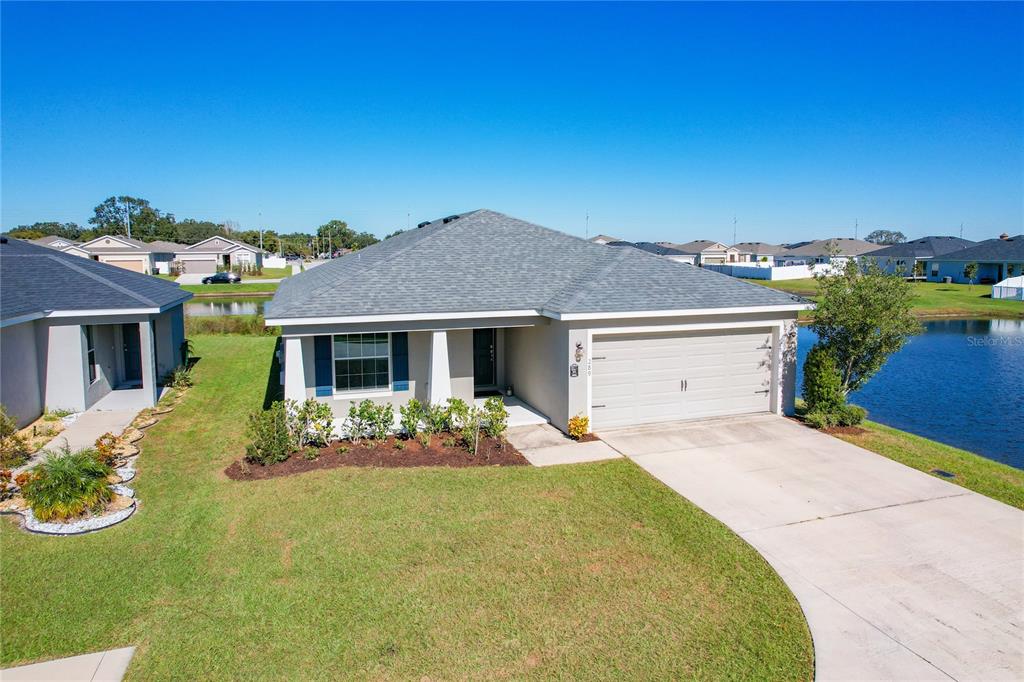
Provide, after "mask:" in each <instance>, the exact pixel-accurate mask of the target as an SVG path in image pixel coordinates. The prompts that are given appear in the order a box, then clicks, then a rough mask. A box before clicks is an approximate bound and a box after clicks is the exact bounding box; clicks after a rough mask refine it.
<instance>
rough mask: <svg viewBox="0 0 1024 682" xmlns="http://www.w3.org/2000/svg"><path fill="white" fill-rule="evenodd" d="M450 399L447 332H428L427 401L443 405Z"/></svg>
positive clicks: (450, 376)
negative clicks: (428, 367)
mask: <svg viewBox="0 0 1024 682" xmlns="http://www.w3.org/2000/svg"><path fill="white" fill-rule="evenodd" d="M451 397H452V373H451V370H450V369H449V366H448V332H446V331H445V330H443V329H442V330H441V331H434V332H430V373H429V375H428V379H427V400H429V401H430V402H431V403H443V402H445V401H447V400H448V398H451Z"/></svg>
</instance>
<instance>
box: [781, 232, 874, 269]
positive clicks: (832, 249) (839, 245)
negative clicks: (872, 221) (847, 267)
mask: <svg viewBox="0 0 1024 682" xmlns="http://www.w3.org/2000/svg"><path fill="white" fill-rule="evenodd" d="M878 248H879V247H878V244H872V243H871V242H866V241H864V240H862V239H848V238H845V237H832V238H830V239H816V240H814V241H812V242H806V243H803V244H800V245H794V246H791V247H790V248H788V249H786V250H785V251H784V252H783V253H782V254H780V255H778V256H776V258H775V260H776V262H777V263H778V264H779V265H800V264H807V265H809V264H812V263H813V264H822V263H826V264H830V265H842V264H843V263H845V262H847V261H849V260H858V259H859V258H860V257H861V256H863V255H864V254H866V253H870V252H872V251H877V250H878Z"/></svg>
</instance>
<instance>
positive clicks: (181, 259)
mask: <svg viewBox="0 0 1024 682" xmlns="http://www.w3.org/2000/svg"><path fill="white" fill-rule="evenodd" d="M263 254H264V251H263V249H261V248H259V247H258V246H253V245H252V244H246V243H244V242H240V241H235V240H234V239H230V238H228V237H222V236H214V237H209V238H207V239H204V240H203V241H201V242H199V243H197V244H193V245H191V246H186V247H184V248H182V249H180V250H179V251H177V252H176V253H175V254H174V261H175V262H176V263H178V264H179V265H180V267H181V270H182V272H187V273H203V274H206V273H213V272H217V270H218V268H221V269H227V268H232V267H234V266H241V267H254V268H262V267H263Z"/></svg>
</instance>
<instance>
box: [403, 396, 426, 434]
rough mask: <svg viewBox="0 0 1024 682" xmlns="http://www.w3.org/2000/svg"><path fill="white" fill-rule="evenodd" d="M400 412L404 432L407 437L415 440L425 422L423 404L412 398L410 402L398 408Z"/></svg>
mask: <svg viewBox="0 0 1024 682" xmlns="http://www.w3.org/2000/svg"><path fill="white" fill-rule="evenodd" d="M398 412H399V413H400V414H401V415H402V420H401V424H402V430H403V431H405V434H406V436H407V437H409V438H415V437H416V433H417V432H418V431H419V430H420V422H421V421H422V420H423V403H421V402H420V401H419V400H416V398H410V399H409V402H407V403H406V404H405V405H403V406H402V407H400V408H398Z"/></svg>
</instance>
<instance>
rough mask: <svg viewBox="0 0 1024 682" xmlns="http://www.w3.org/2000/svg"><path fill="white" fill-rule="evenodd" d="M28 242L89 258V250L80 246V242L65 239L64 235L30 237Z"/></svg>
mask: <svg viewBox="0 0 1024 682" xmlns="http://www.w3.org/2000/svg"><path fill="white" fill-rule="evenodd" d="M29 242H31V243H32V244H37V245H38V246H46V247H48V248H51V249H56V250H58V251H63V252H64V253H70V254H71V255H73V256H81V257H82V258H89V252H88V251H86V250H85V249H83V248H82V245H81V243H80V242H76V241H73V240H71V239H66V238H65V237H58V236H56V235H52V234H51V235H47V236H45V237H40V238H39V239H30V240H29Z"/></svg>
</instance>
